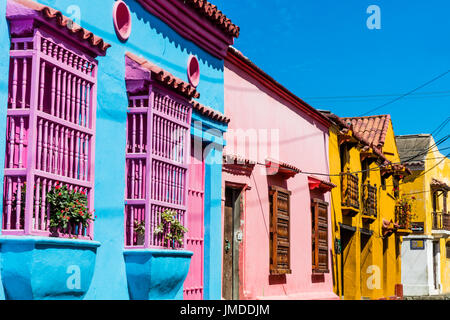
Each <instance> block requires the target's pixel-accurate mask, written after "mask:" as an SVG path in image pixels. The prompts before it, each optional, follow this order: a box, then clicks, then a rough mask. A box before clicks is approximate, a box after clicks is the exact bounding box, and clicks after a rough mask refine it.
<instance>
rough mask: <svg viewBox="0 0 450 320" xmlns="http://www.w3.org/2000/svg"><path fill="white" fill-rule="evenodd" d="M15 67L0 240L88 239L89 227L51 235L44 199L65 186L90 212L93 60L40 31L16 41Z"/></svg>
mask: <svg viewBox="0 0 450 320" xmlns="http://www.w3.org/2000/svg"><path fill="white" fill-rule="evenodd" d="M10 61H11V63H10V72H9V88H8V110H7V132H6V139H7V143H6V152H5V153H6V154H5V183H4V196H3V208H4V210H3V225H2V229H3V234H32V235H44V236H49V235H55V233H56V235H57V236H79V237H82V238H90V237H91V236H92V225H90V226H89V227H88V228H84V227H82V226H81V225H73V224H72V225H69V227H68V228H66V229H65V230H51V229H50V227H49V218H50V217H49V206H48V203H47V201H46V194H47V192H48V191H50V190H51V189H52V188H54V187H55V186H56V184H60V185H67V187H68V189H69V190H73V191H80V192H81V191H83V192H85V193H86V194H87V196H88V210H89V211H92V210H93V199H94V192H93V181H94V174H93V172H92V170H91V168H92V167H93V166H92V164H93V162H94V150H95V145H94V140H95V139H94V133H95V109H96V108H95V100H96V93H95V91H96V61H95V59H93V58H90V57H89V55H87V54H86V53H84V52H81V51H79V50H78V49H75V48H74V47H71V45H69V44H67V43H63V42H61V39H58V38H56V37H55V36H53V35H50V34H47V33H46V32H45V31H43V30H40V29H36V30H34V34H33V36H32V37H25V38H24V37H12V39H11V50H10ZM25 186H33V188H26V187H25Z"/></svg>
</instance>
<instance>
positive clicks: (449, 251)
mask: <svg viewBox="0 0 450 320" xmlns="http://www.w3.org/2000/svg"><path fill="white" fill-rule="evenodd" d="M445 249H446V257H447V259H449V260H450V241H448V242H447V243H446V245H445Z"/></svg>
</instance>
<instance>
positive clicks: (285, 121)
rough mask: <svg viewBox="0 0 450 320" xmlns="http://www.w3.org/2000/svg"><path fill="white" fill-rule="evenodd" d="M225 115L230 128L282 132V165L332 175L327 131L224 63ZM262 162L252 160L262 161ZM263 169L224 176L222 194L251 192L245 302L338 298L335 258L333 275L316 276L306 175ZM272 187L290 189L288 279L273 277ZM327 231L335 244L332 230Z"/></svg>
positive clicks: (245, 237)
mask: <svg viewBox="0 0 450 320" xmlns="http://www.w3.org/2000/svg"><path fill="white" fill-rule="evenodd" d="M225 115H226V116H228V117H230V118H231V122H230V124H229V129H232V130H236V129H243V130H247V129H256V130H258V129H268V130H269V132H270V130H271V129H279V137H280V138H279V141H280V144H279V160H280V161H282V162H285V163H288V164H290V165H293V166H295V167H297V168H299V169H300V170H301V171H302V172H316V173H317V172H318V173H328V129H327V128H326V127H325V126H323V125H322V124H319V123H317V121H315V120H313V119H312V118H311V117H309V116H307V115H306V114H304V113H303V112H302V111H300V110H298V109H297V108H296V107H295V106H293V105H291V104H289V103H287V102H285V101H283V100H282V99H281V98H279V97H277V96H276V95H275V94H273V93H271V92H270V91H269V90H267V89H266V88H265V87H264V86H262V85H261V83H259V82H257V81H256V80H254V79H253V78H251V77H250V76H248V75H247V74H246V73H245V72H243V71H242V70H241V69H239V68H237V67H236V66H235V65H233V64H231V63H230V62H226V64H225ZM269 136H270V135H269ZM229 138H230V137H229V136H227V147H226V148H225V153H230V152H228V151H229V150H230V149H231V146H232V145H233V144H235V143H236V142H233V141H231V140H228V139H229ZM234 148H235V151H234V152H232V153H236V146H235V147H234ZM247 150H248V149H247ZM269 151H270V150H269ZM240 155H241V156H245V157H247V158H248V157H249V156H250V155H249V154H248V153H247V154H240ZM263 158H264V157H260V158H259V159H253V160H258V162H259V163H263ZM262 168H264V166H262V165H260V164H257V165H256V166H255V168H254V169H253V171H252V174H251V176H250V177H247V176H243V175H235V174H231V173H229V172H224V175H223V185H222V187H223V190H225V185H226V184H227V183H230V182H231V183H241V184H245V185H248V186H249V187H250V188H251V189H250V190H247V191H245V196H244V201H245V205H244V208H245V209H244V212H243V213H242V219H241V221H242V231H243V243H242V251H241V252H240V258H241V265H243V267H241V268H240V286H241V288H240V291H241V299H337V298H338V297H337V296H336V295H335V294H334V293H333V284H332V272H331V271H332V267H331V266H332V264H331V255H330V257H329V266H330V273H328V274H325V275H324V276H323V277H322V276H313V274H312V256H311V255H312V254H311V246H312V244H311V209H310V191H309V187H308V175H306V174H297V175H296V176H295V177H293V178H290V179H288V180H283V179H281V178H279V177H278V176H275V177H274V176H267V175H266V174H265V173H264V172H265V170H262ZM271 184H276V185H279V186H281V187H285V188H287V189H288V190H290V191H292V196H291V211H290V215H291V225H290V227H291V269H292V274H289V275H287V276H286V277H285V278H283V277H271V276H270V275H269V228H270V221H269V216H270V212H269V210H270V206H269V198H268V188H269V186H270V185H271ZM224 194H225V193H223V198H224V197H225V196H224ZM223 200H224V199H223ZM325 201H327V202H329V203H330V197H329V193H326V194H325ZM329 226H331V220H330V218H329ZM329 231H330V232H329V244H331V243H332V240H331V229H329Z"/></svg>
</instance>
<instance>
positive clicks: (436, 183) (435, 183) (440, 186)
mask: <svg viewBox="0 0 450 320" xmlns="http://www.w3.org/2000/svg"><path fill="white" fill-rule="evenodd" d="M431 188H433V189H435V190H442V191H450V186H449V185H448V184H447V183H445V182H443V181H440V180H438V179H435V178H433V179H432V180H431Z"/></svg>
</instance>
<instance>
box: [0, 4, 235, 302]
mask: <svg viewBox="0 0 450 320" xmlns="http://www.w3.org/2000/svg"><path fill="white" fill-rule="evenodd" d="M93 6H94V5H93V4H92V1H88V0H81V1H77V2H76V3H74V2H73V1H67V0H38V1H33V0H2V1H1V2H0V28H1V30H2V33H1V34H2V36H1V38H0V50H2V51H3V54H2V58H1V61H0V70H1V72H2V73H3V74H4V75H8V76H5V77H2V79H1V80H0V81H1V90H0V99H1V101H2V103H3V105H4V106H5V108H2V109H1V111H0V134H2V135H3V137H4V138H2V139H0V150H1V153H0V164H1V165H2V166H3V168H4V169H2V170H1V173H0V175H1V176H0V179H1V181H2V182H3V188H2V189H1V193H2V194H1V196H2V198H3V205H2V214H1V215H0V224H1V226H2V227H1V230H0V254H1V259H0V261H2V262H1V276H0V299H3V298H4V299H125V300H126V299H183V298H185V299H220V297H221V277H220V275H218V273H217V272H216V271H215V270H216V268H217V267H220V266H221V259H222V257H221V254H220V253H221V246H222V241H221V237H220V234H221V230H222V227H221V219H220V216H221V203H220V199H221V188H220V183H217V181H219V182H220V181H221V179H222V164H221V161H215V160H214V159H222V148H223V142H224V140H223V138H222V135H223V132H225V131H226V129H227V122H228V119H227V118H225V117H224V116H223V111H224V95H223V85H224V72H223V70H224V57H225V56H226V53H227V48H228V46H229V45H231V44H232V43H233V40H234V38H236V37H238V35H239V28H238V27H237V26H236V25H234V24H233V23H232V22H231V21H230V20H229V19H228V18H227V17H226V16H225V15H224V14H223V13H222V12H220V11H219V10H218V9H217V7H216V6H214V5H212V4H210V3H209V2H207V1H195V0H192V1H180V0H159V1H147V0H138V1H125V2H124V1H113V0H107V1H97V2H96V3H95V9H94V8H93ZM193 30H195V32H194V31H193ZM6 106H7V107H6ZM163 213H164V214H165V215H163ZM164 217H166V218H167V221H176V222H177V223H172V224H170V226H172V225H178V229H176V230H178V231H179V230H183V229H182V227H183V228H187V230H188V231H187V233H186V234H185V236H184V238H182V239H180V237H176V233H174V235H175V236H173V237H169V238H166V236H167V234H168V233H169V232H168V231H167V229H165V228H166V227H168V226H169V224H168V223H164V221H166V220H164V219H165V218H164ZM170 219H172V220H170ZM158 230H159V231H158ZM178 231H177V232H178ZM178 240H179V241H178Z"/></svg>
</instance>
